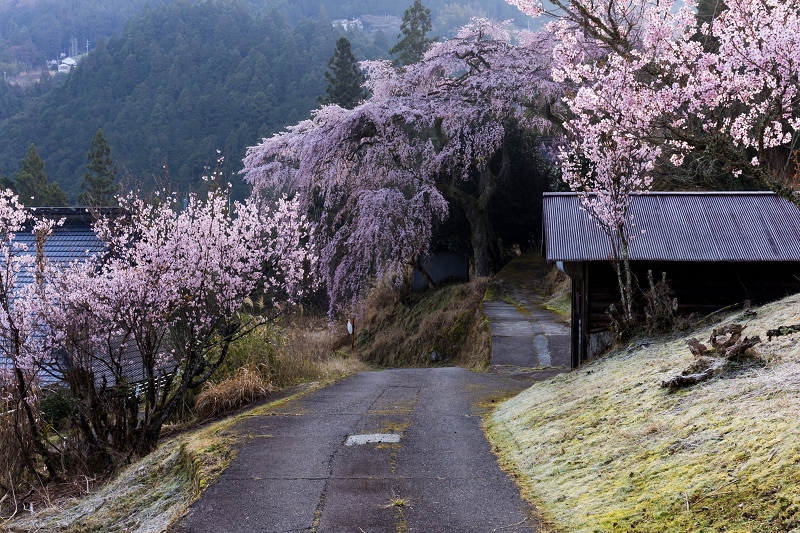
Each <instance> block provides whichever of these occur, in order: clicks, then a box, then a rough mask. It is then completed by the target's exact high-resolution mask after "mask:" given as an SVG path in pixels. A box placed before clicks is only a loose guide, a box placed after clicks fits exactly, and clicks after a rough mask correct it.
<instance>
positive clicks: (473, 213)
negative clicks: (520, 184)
mask: <svg viewBox="0 0 800 533" xmlns="http://www.w3.org/2000/svg"><path fill="white" fill-rule="evenodd" d="M501 158H502V159H501V163H500V168H499V170H498V171H497V172H492V169H491V168H490V165H491V161H488V160H487V161H483V162H481V163H480V166H479V167H477V171H478V179H479V183H478V191H479V193H480V194H479V195H478V196H477V197H476V196H473V195H471V194H469V193H467V192H465V191H463V190H461V189H459V188H458V187H456V186H455V185H451V184H449V183H440V184H437V185H436V188H437V189H438V190H439V192H441V193H442V196H444V197H445V199H446V200H447V201H448V202H451V203H453V204H456V205H458V206H460V207H461V208H462V209H463V210H464V213H466V215H467V220H468V221H469V226H470V240H471V242H472V255H473V268H474V272H475V276H476V277H486V276H488V275H489V246H490V244H491V242H490V241H491V234H492V231H491V229H492V227H491V224H490V223H489V213H488V210H487V209H488V206H489V200H491V199H492V196H494V193H495V191H497V186H498V184H499V183H500V180H501V179H502V178H503V176H504V175H505V173H506V172H507V171H508V165H509V161H508V153H507V152H506V150H505V148H502V149H501Z"/></svg>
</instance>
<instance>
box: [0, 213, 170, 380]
mask: <svg viewBox="0 0 800 533" xmlns="http://www.w3.org/2000/svg"><path fill="white" fill-rule="evenodd" d="M33 212H34V214H36V215H40V216H44V217H46V218H52V219H54V220H60V219H63V220H64V222H63V224H62V225H60V226H55V227H54V228H53V234H52V235H51V236H50V237H48V239H47V241H45V245H44V256H45V258H46V259H47V260H48V261H50V262H51V263H57V264H61V265H67V264H69V263H72V262H73V261H88V260H89V259H91V258H92V257H94V256H96V255H97V254H103V253H105V252H106V246H105V245H104V244H103V242H102V241H101V240H100V239H98V238H97V236H96V235H95V233H94V231H93V230H92V223H93V222H94V220H95V216H96V215H105V216H112V217H113V216H120V215H122V214H123V213H124V212H123V211H122V210H121V209H119V208H114V207H101V208H93V209H91V210H89V209H87V208H82V207H38V208H33ZM14 240H15V242H20V243H24V244H26V245H28V251H27V252H26V253H32V254H33V253H36V242H35V237H34V235H33V234H32V233H31V231H30V230H29V229H28V230H23V231H20V232H18V233H17V234H16V235H15V236H14ZM17 280H18V283H19V284H25V283H33V276H32V275H26V273H25V272H22V273H20V275H19V276H18V277H17ZM120 359H121V361H122V374H123V375H124V376H125V377H126V378H127V380H128V381H129V382H131V383H138V382H141V381H143V380H144V379H145V376H144V372H143V368H142V363H141V355H140V353H139V350H138V348H137V347H136V344H135V343H134V342H133V341H132V340H131V341H130V342H129V343H128V344H127V345H126V347H125V350H124V353H123V354H122V355H121V357H120ZM4 363H5V362H4V360H3V357H2V356H0V365H3V364H4ZM93 366H94V368H93V370H94V373H95V380H96V381H97V384H98V386H99V385H100V384H101V383H102V382H103V380H105V381H106V382H107V383H108V385H113V384H114V379H115V378H114V372H112V370H111V369H110V368H109V367H108V365H105V364H103V363H102V357H101V356H99V355H98V357H97V359H96V360H95V361H94V365H93ZM174 367H175V363H174V361H173V360H172V358H171V357H168V358H166V360H165V362H163V363H162V364H160V365H158V367H157V368H156V370H157V371H159V372H162V373H167V374H169V373H171V372H172V371H173V369H174ZM42 372H43V375H42V379H43V380H44V381H45V382H54V381H59V380H60V379H61V377H60V374H59V371H58V370H57V369H56V368H55V367H49V366H48V367H45V368H42Z"/></svg>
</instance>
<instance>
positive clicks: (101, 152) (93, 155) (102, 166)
mask: <svg viewBox="0 0 800 533" xmlns="http://www.w3.org/2000/svg"><path fill="white" fill-rule="evenodd" d="M86 157H87V159H89V164H88V165H86V168H87V170H88V171H89V172H84V174H83V183H81V189H83V191H84V192H82V193H81V194H79V195H78V203H80V204H82V205H86V206H92V207H101V206H113V205H116V203H117V202H116V199H115V196H116V195H117V193H118V192H119V186H118V185H117V184H116V183H114V180H116V179H117V176H116V174H117V167H116V166H115V165H114V161H112V160H111V147H110V146H109V145H108V142H106V138H105V136H104V135H103V130H102V129H100V130H97V133H96V134H95V136H94V139H92V145H91V148H90V149H89V153H88V154H86Z"/></svg>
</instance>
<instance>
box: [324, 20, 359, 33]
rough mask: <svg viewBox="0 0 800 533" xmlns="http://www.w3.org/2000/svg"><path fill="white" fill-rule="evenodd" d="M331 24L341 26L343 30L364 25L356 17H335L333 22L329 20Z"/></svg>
mask: <svg viewBox="0 0 800 533" xmlns="http://www.w3.org/2000/svg"><path fill="white" fill-rule="evenodd" d="M331 26H333V27H334V28H336V27H339V28H342V29H343V30H344V31H349V30H355V29H359V30H363V29H364V25H363V24H362V23H361V21H360V20H358V19H353V20H347V19H336V20H334V21H333V22H331Z"/></svg>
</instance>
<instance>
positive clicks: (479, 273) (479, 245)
mask: <svg viewBox="0 0 800 533" xmlns="http://www.w3.org/2000/svg"><path fill="white" fill-rule="evenodd" d="M476 203H477V202H476ZM465 212H466V213H467V220H469V226H470V233H471V235H470V240H471V242H472V255H473V260H474V261H475V276H476V277H479V278H482V277H487V276H488V275H489V232H490V226H489V216H488V214H487V213H486V209H485V208H483V209H481V208H480V207H479V206H474V208H473V209H465Z"/></svg>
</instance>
